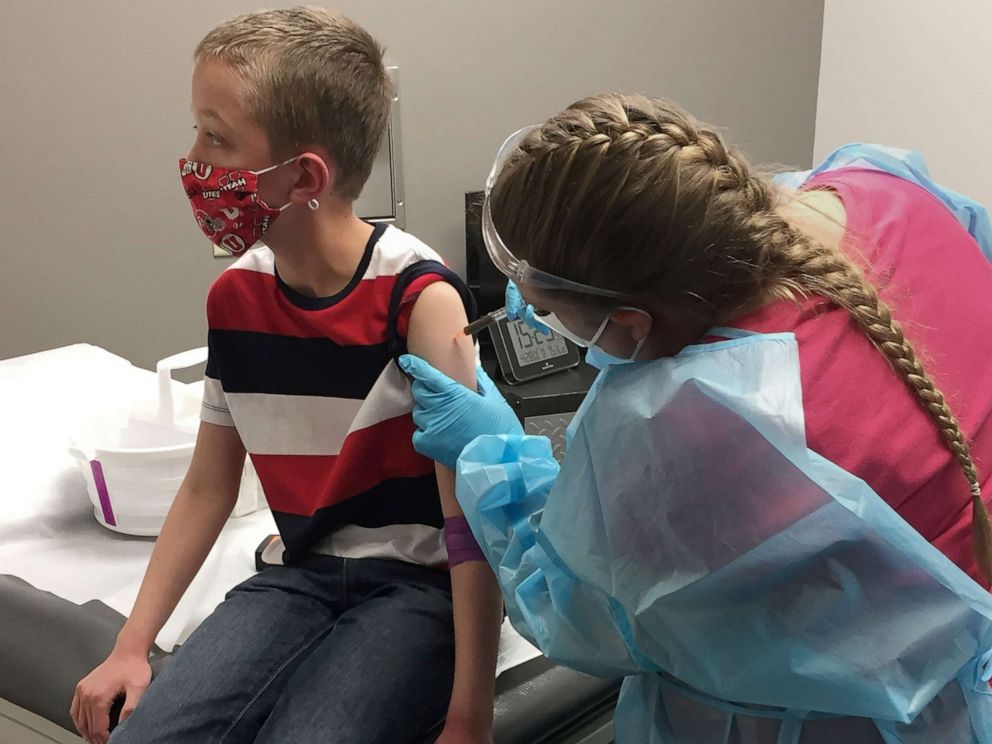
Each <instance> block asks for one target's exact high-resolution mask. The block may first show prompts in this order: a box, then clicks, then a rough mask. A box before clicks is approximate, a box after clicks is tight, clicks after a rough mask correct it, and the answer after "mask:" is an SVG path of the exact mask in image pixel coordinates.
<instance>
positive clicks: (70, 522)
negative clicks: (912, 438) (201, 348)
mask: <svg viewBox="0 0 992 744" xmlns="http://www.w3.org/2000/svg"><path fill="white" fill-rule="evenodd" d="M142 375H152V373H151V372H146V371H144V370H139V369H137V368H135V367H132V366H131V365H129V364H128V363H127V362H126V360H122V359H121V358H120V357H116V356H114V355H113V354H110V353H109V352H106V351H104V350H102V349H99V348H97V347H93V346H89V345H85V344H79V345H75V346H71V347H63V348H62V349H55V350H51V351H48V352H42V353H40V354H35V355H30V356H29V357H20V358H18V359H13V360H5V361H0V411H2V412H3V414H2V415H3V419H4V420H5V423H6V424H7V426H6V427H5V429H6V430H5V431H3V432H0V466H3V469H4V472H5V473H6V474H7V475H6V476H5V483H6V488H5V489H4V491H0V494H2V496H0V498H2V500H0V744H42V743H44V742H76V743H78V742H80V741H81V739H79V738H78V736H76V735H75V733H74V727H73V725H72V721H71V720H70V718H69V714H68V710H69V703H70V701H71V699H72V693H73V688H74V686H75V684H76V682H77V681H78V680H79V679H81V678H82V677H83V676H85V675H86V674H87V673H88V672H89V671H90V670H91V669H92V668H93V667H95V666H96V665H97V664H98V663H100V662H101V661H102V660H103V659H104V658H105V657H106V655H107V653H108V652H109V651H110V649H111V647H112V646H113V643H114V640H115V638H116V635H117V632H118V631H119V630H120V627H121V625H122V624H123V622H124V620H125V615H124V613H125V612H126V611H127V608H129V607H130V603H131V602H133V594H134V593H135V592H136V590H137V585H138V584H139V583H140V579H141V575H142V574H143V572H144V564H145V562H146V560H147V558H146V557H144V556H146V555H147V553H148V552H149V551H150V544H151V540H150V539H148V538H130V537H127V536H124V535H117V534H115V533H112V532H110V531H109V530H106V529H105V528H104V527H102V526H100V525H99V524H97V522H96V520H95V519H94V517H93V511H92V505H91V504H90V501H89V499H88V497H87V496H86V491H85V486H84V483H83V480H82V477H81V476H80V475H79V474H78V473H77V472H76V470H75V466H74V465H73V463H72V462H71V460H70V459H69V458H68V456H67V454H66V453H65V450H66V446H65V441H64V440H65V435H64V429H63V427H62V420H63V419H65V418H67V417H71V416H73V415H77V416H78V415H82V413H81V410H80V409H78V408H76V409H74V408H73V405H74V404H75V403H76V402H77V401H83V402H84V403H85V405H86V406H89V408H90V410H91V411H92V410H93V408H94V406H99V405H100V390H101V389H103V390H104V391H105V393H106V394H112V393H113V388H115V387H118V386H119V383H118V382H117V381H116V380H111V381H110V383H108V384H105V385H104V387H103V388H100V385H99V384H98V383H99V381H101V380H102V381H103V382H104V383H107V380H108V378H115V377H120V379H121V380H124V379H125V378H127V379H140V378H141V376H142ZM81 405H82V403H81ZM11 413H13V415H11ZM269 519H271V516H270V515H267V513H256V514H253V515H249V516H247V517H242V518H239V519H232V520H230V521H229V523H228V526H227V527H225V529H224V532H222V537H221V539H220V540H219V542H218V545H217V546H216V547H215V551H213V552H212V553H211V556H209V557H208V559H207V562H206V563H205V564H204V568H203V570H201V573H200V575H198V577H197V579H196V580H195V581H194V584H193V585H191V591H190V592H189V593H188V594H189V596H187V597H185V598H184V601H183V603H181V604H180V607H179V608H177V613H176V617H174V618H172V619H170V624H167V627H166V628H165V629H164V630H163V634H160V636H159V638H158V641H159V644H160V645H161V646H165V647H166V648H168V649H170V650H174V649H175V647H176V646H177V645H178V644H181V642H182V640H184V639H185V638H186V637H188V635H189V633H190V632H192V629H193V628H194V627H195V625H196V624H197V622H198V621H199V620H202V618H203V617H205V616H206V614H209V611H210V609H211V608H212V607H214V606H216V604H217V602H218V601H219V597H220V596H222V591H223V586H224V585H226V586H232V585H233V584H234V583H236V581H237V580H239V578H240V577H242V576H244V577H246V572H248V573H250V571H251V570H253V567H251V566H252V564H253V558H254V556H253V551H252V550H251V546H252V545H257V543H258V542H259V541H260V540H261V538H262V537H264V536H265V534H267V531H268V530H269V522H268V521H267V520H269ZM94 545H97V546H99V549H98V550H94V549H93V547H92V546H94ZM238 572H240V573H238ZM228 574H229V575H228ZM84 577H88V578H87V579H86V581H84V580H83V579H84ZM87 581H88V582H89V583H95V584H97V585H99V584H100V582H101V581H102V582H103V583H104V586H113V587H117V586H121V587H124V589H123V590H122V591H121V592H120V593H114V592H105V594H106V596H104V597H103V599H93V598H91V599H86V596H87V595H86V594H85V592H82V590H80V589H79V588H78V585H79V584H85V583H87ZM198 582H199V583H198ZM218 592H220V594H218ZM101 596H102V595H101ZM163 638H164V639H165V640H166V641H167V642H166V643H163V642H162V641H163ZM502 651H503V649H502V647H501V656H502ZM170 658H171V653H168V652H167V651H165V650H162V648H160V647H159V646H156V648H155V650H154V651H153V655H152V669H153V672H158V671H159V670H161V669H162V667H163V666H164V665H166V664H168V663H169V660H170ZM513 658H514V659H517V660H518V661H513V660H512V659H507V660H503V662H502V668H503V669H504V670H503V671H502V672H501V674H500V675H499V676H498V678H497V681H496V689H497V696H496V701H495V731H494V733H495V741H496V743H497V744H608V743H609V742H611V741H612V740H613V739H612V725H611V723H610V720H611V718H612V713H613V708H614V706H615V704H616V698H617V694H618V692H619V680H602V679H597V678H593V677H588V676H586V675H583V674H580V673H578V672H575V671H572V670H569V669H565V668H563V667H559V666H556V665H554V664H553V663H551V662H549V661H548V660H546V659H544V658H543V657H537V658H529V659H528V660H525V661H522V663H519V660H521V659H523V658H525V657H521V656H519V655H518V656H516V657H513Z"/></svg>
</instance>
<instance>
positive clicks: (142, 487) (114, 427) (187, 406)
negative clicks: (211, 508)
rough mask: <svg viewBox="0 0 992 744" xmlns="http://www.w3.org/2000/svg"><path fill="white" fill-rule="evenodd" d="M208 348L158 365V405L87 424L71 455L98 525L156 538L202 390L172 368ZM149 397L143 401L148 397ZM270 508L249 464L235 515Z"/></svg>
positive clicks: (195, 360) (178, 479) (182, 473)
mask: <svg viewBox="0 0 992 744" xmlns="http://www.w3.org/2000/svg"><path fill="white" fill-rule="evenodd" d="M206 359H207V349H206V347H203V348H199V349H192V350H190V351H185V352H182V353H180V354H175V355H173V356H170V357H167V358H166V359H163V360H161V361H160V362H158V364H157V365H156V371H157V374H158V390H157V395H154V394H151V391H149V393H150V395H149V396H148V397H150V398H152V399H157V405H152V406H148V405H147V404H144V403H143V401H141V400H137V401H122V402H121V405H122V409H121V411H118V412H117V415H114V414H110V413H108V415H107V416H106V417H104V418H102V419H101V420H99V421H93V422H88V425H87V426H86V427H85V428H84V430H83V432H82V433H80V434H79V436H78V439H76V440H75V441H74V442H73V443H72V446H71V447H70V448H69V452H70V453H71V454H72V455H73V456H74V457H75V458H76V461H77V463H78V464H79V467H80V470H81V472H82V474H83V478H84V479H85V480H86V489H87V492H88V493H89V497H90V501H92V502H93V512H94V515H95V516H96V519H97V521H98V522H99V523H100V524H102V525H103V526H104V527H107V528H108V529H111V530H114V531H115V532H122V533H124V534H128V535H142V536H149V535H157V534H158V533H159V531H160V530H161V529H162V523H163V522H164V521H165V517H166V514H168V511H169V508H170V507H171V506H172V500H173V498H174V497H175V495H176V491H177V490H178V489H179V486H180V484H181V483H182V481H183V478H185V477H186V471H187V470H188V469H189V464H190V462H191V461H192V459H193V447H194V445H195V444H196V432H197V428H198V425H199V421H198V417H197V413H198V410H199V396H198V395H197V394H196V391H197V389H198V388H199V387H200V386H192V385H191V386H186V385H180V384H178V383H174V382H173V381H172V371H173V370H176V369H184V368H186V367H193V366H195V365H197V364H202V363H203V362H205V361H206ZM148 397H146V398H145V401H147V400H148ZM264 503H265V500H264V497H263V495H262V490H261V486H260V485H259V482H258V478H257V476H256V475H255V470H254V468H253V467H252V465H251V460H250V459H246V460H245V470H244V473H243V474H242V479H241V490H240V492H239V495H238V502H237V504H236V506H235V508H234V512H233V513H232V516H243V515H245V514H249V513H251V512H253V511H256V510H257V509H259V508H260V507H261V506H263V505H264Z"/></svg>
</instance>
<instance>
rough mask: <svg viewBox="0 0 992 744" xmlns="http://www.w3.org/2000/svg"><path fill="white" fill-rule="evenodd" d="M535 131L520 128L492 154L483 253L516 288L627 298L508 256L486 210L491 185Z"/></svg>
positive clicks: (484, 221) (484, 206) (483, 228)
mask: <svg viewBox="0 0 992 744" xmlns="http://www.w3.org/2000/svg"><path fill="white" fill-rule="evenodd" d="M535 129H537V126H536V125H532V126H529V127H524V128H523V129H518V130H517V131H516V132H514V133H513V134H511V135H510V136H509V137H507V138H506V141H505V142H504V143H503V144H502V145H501V146H500V148H499V151H498V152H497V153H496V162H494V163H493V167H492V170H490V171H489V177H488V178H487V179H486V191H485V198H484V200H483V202H482V239H483V242H484V243H485V244H486V252H487V253H488V254H489V258H490V259H491V260H492V262H493V264H495V265H496V268H497V269H499V270H500V271H501V272H503V273H504V274H505V275H506V276H507V277H509V278H510V279H512V280H513V281H514V282H516V283H517V284H518V285H519V284H526V285H529V286H532V287H537V288H539V289H565V290H569V291H571V292H580V293H583V294H587V295H595V296H597V297H609V298H611V299H616V298H621V297H627V295H625V294H624V293H622V292H616V291H614V290H612V289H600V288H599V287H592V286H590V285H588V284H582V283H580V282H573V281H572V280H571V279H566V278H564V277H561V276H558V275H556V274H551V273H549V272H547V271H541V270H540V269H535V268H534V267H533V266H531V265H530V264H529V263H527V262H526V261H524V260H521V259H518V258H517V257H516V256H514V255H513V254H512V253H511V252H510V249H509V248H507V247H506V243H504V242H503V239H502V238H501V237H500V235H499V232H498V231H497V230H496V225H495V224H494V223H493V214H492V209H491V207H490V204H491V199H490V197H491V194H492V189H493V185H494V184H495V183H496V178H497V177H498V176H499V172H500V171H501V170H502V169H503V166H504V165H505V164H506V161H507V160H508V159H509V158H510V156H511V155H512V154H513V153H514V151H515V150H516V149H517V148H518V147H519V146H520V144H521V143H522V142H523V141H524V138H526V136H527V135H528V134H530V133H531V132H532V131H534V130H535Z"/></svg>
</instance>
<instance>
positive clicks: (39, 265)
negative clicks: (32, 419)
mask: <svg viewBox="0 0 992 744" xmlns="http://www.w3.org/2000/svg"><path fill="white" fill-rule="evenodd" d="M311 1H312V0H311ZM265 5H271V4H270V3H268V4H267V3H264V2H251V1H250V0H211V2H202V0H200V1H194V0H169V1H168V2H165V1H163V0H155V1H154V2H153V1H152V0H86V2H69V1H68V0H65V1H63V0H0V148H2V149H0V173H2V178H0V224H2V226H3V230H2V233H0V251H2V259H3V261H2V265H0V358H5V357H9V356H14V355H19V354H25V353H29V352H33V351H38V350H42V349H46V348H51V347H54V346H60V345H63V344H69V343H74V342H78V341H88V342H90V343H94V344H97V345H100V346H103V347H105V348H107V349H109V350H111V351H113V352H115V353H117V354H121V355H123V356H125V357H128V358H129V359H131V360H132V361H134V362H135V363H137V364H140V365H143V366H149V365H152V364H153V363H154V361H155V360H156V359H157V358H160V357H162V356H165V355H167V354H169V353H172V352H175V351H179V350H181V349H184V348H189V347H193V346H198V345H201V344H202V343H203V340H204V329H205V323H204V318H203V305H204V297H205V295H206V291H207V288H208V287H209V285H210V283H211V281H212V280H213V278H214V277H215V276H216V275H217V274H218V272H219V271H221V270H222V269H223V268H224V267H225V266H226V265H227V261H224V260H217V259H214V258H212V257H211V251H210V247H209V244H208V243H207V242H206V241H205V240H204V239H203V238H202V237H201V236H200V234H199V232H198V230H197V229H196V227H195V225H194V222H193V219H192V216H191V214H190V210H189V206H188V204H187V202H186V199H185V197H184V196H183V193H182V190H181V189H180V187H179V177H178V175H177V165H176V161H177V159H178V158H179V157H180V156H182V155H184V154H185V153H186V151H187V149H188V147H189V144H190V141H191V137H192V131H191V125H192V119H191V117H190V114H189V75H190V55H191V52H192V50H193V48H194V46H195V45H196V43H197V41H198V40H199V39H200V38H201V37H202V36H203V35H204V34H205V33H206V32H207V31H208V30H209V29H210V28H211V27H212V26H213V25H214V24H216V23H217V22H219V21H221V20H223V19H224V18H226V17H228V16H230V15H234V14H236V13H238V12H243V11H247V10H251V9H253V8H255V7H259V6H265ZM334 6H335V7H338V8H340V9H341V10H343V11H345V12H347V13H349V14H350V15H352V16H353V17H354V18H355V19H356V20H357V21H358V22H360V23H362V24H363V25H365V26H366V27H367V28H368V29H369V30H370V31H371V32H372V33H373V34H374V35H375V36H377V37H378V38H379V40H380V41H381V42H382V43H383V44H385V45H386V46H387V47H388V52H387V57H388V60H389V61H390V62H393V63H395V64H398V65H399V66H400V75H401V92H402V96H403V101H402V134H403V145H402V146H403V155H404V162H403V167H404V177H405V187H406V204H407V227H408V229H409V230H410V231H412V232H414V233H415V234H417V235H419V236H420V237H421V238H423V239H424V240H426V241H427V242H428V243H431V244H432V245H434V247H435V248H437V249H438V250H439V251H440V252H441V253H442V254H443V255H444V256H445V257H446V258H447V259H448V260H449V261H450V262H451V263H452V264H453V265H454V267H455V268H456V269H458V270H460V269H461V268H462V266H463V263H464V260H463V253H464V227H463V213H462V205H463V193H464V192H465V191H466V190H473V189H477V188H480V186H481V183H482V181H483V179H484V177H485V174H486V172H487V171H488V168H489V165H490V162H491V158H492V156H493V154H494V152H495V149H496V147H497V146H498V145H499V143H500V142H501V141H502V138H503V137H504V136H505V135H506V134H508V133H509V132H510V131H511V130H513V129H516V128H517V127H519V126H522V125H524V124H527V123H531V122H536V121H538V120H540V119H542V118H545V117H547V116H548V115H550V114H552V113H554V112H555V111H557V110H559V109H561V108H562V107H564V106H566V105H567V104H568V103H570V102H571V101H573V100H575V99H577V98H579V97H581V96H583V95H586V94H589V93H593V92H599V91H603V90H614V89H624V90H637V91H644V92H647V93H649V94H654V95H665V96H668V97H671V98H674V99H676V100H678V101H680V102H681V103H683V104H684V105H685V106H687V107H688V108H689V109H690V110H691V111H693V112H694V113H696V114H697V115H698V116H701V117H703V118H706V119H709V120H711V121H714V122H717V123H719V124H722V125H724V126H726V128H727V129H728V131H729V133H730V136H731V137H732V139H734V140H735V141H737V142H738V143H739V144H741V145H742V146H743V147H744V148H745V150H746V151H748V152H749V153H750V154H751V155H752V156H753V157H754V158H756V159H759V160H773V161H777V162H782V163H789V164H794V165H801V166H808V165H809V162H810V159H811V155H812V148H813V130H814V119H815V112H816V92H817V76H818V70H819V59H820V38H821V29H822V20H823V2H822V0H617V1H616V2H609V3H607V2H592V1H591V0H547V1H545V0H540V1H539V0H501V1H500V2H493V1H491V0H489V1H487V0H431V1H427V0H424V1H417V2H414V1H409V0H408V1H405V2H404V1H401V0H338V1H337V2H335V3H334Z"/></svg>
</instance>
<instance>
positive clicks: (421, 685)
mask: <svg viewBox="0 0 992 744" xmlns="http://www.w3.org/2000/svg"><path fill="white" fill-rule="evenodd" d="M453 672H454V630H453V622H452V614H451V583H450V579H449V576H448V573H447V572H446V571H441V570H437V569H431V568H424V567H421V566H414V565H411V564H406V563H401V562H399V561H388V560H377V559H363V560H355V559H348V558H333V557H329V556H310V557H308V558H306V559H304V560H303V561H302V562H301V563H299V564H297V565H294V566H291V567H288V566H274V567H271V568H266V569H264V570H263V571H261V572H260V573H259V574H257V575H255V576H253V577H252V578H250V579H248V580H247V581H245V582H244V583H242V584H240V585H239V586H237V587H236V588H235V589H233V590H232V591H231V592H230V593H228V595H227V597H226V599H225V600H224V602H222V603H221V605H220V606H219V607H218V608H217V609H216V610H215V611H214V613H213V614H212V615H211V616H210V617H209V618H207V620H206V621H205V622H204V623H203V624H202V625H201V626H200V627H199V628H197V630H196V631H195V632H194V633H193V635H192V636H191V637H190V638H189V640H188V641H187V642H186V643H185V644H184V645H183V646H182V647H181V648H180V649H179V651H178V652H177V654H176V656H175V658H174V659H173V660H172V663H171V664H169V665H168V666H167V667H166V668H165V670H164V671H163V672H162V673H161V674H160V675H159V676H158V677H157V678H156V679H155V680H154V681H153V682H152V684H151V686H150V687H149V688H148V690H147V691H146V692H145V695H144V697H143V698H142V699H141V701H140V703H139V704H138V707H137V709H136V710H135V711H134V713H133V714H132V715H131V716H130V718H128V719H127V720H126V721H125V722H124V723H123V724H121V726H120V727H119V728H118V729H116V730H115V731H114V733H113V735H112V736H111V739H110V741H111V742H112V744H132V743H133V744H159V743H165V742H169V743H170V744H172V743H175V742H195V744H206V743H208V742H209V743H214V742H216V744H221V743H222V742H223V744H236V743H238V744H240V742H255V743H256V744H275V743H276V742H278V744H294V743H296V742H301V743H302V742H322V743H323V744H352V743H354V744H372V743H373V742H390V744H397V743H398V742H411V743H419V742H421V741H422V740H423V739H424V737H425V735H426V734H427V733H428V731H429V730H430V729H432V728H433V727H434V726H435V725H437V724H438V723H439V722H440V721H442V720H443V718H444V714H445V711H446V709H447V705H448V699H449V697H450V695H451V684H452V676H453Z"/></svg>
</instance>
